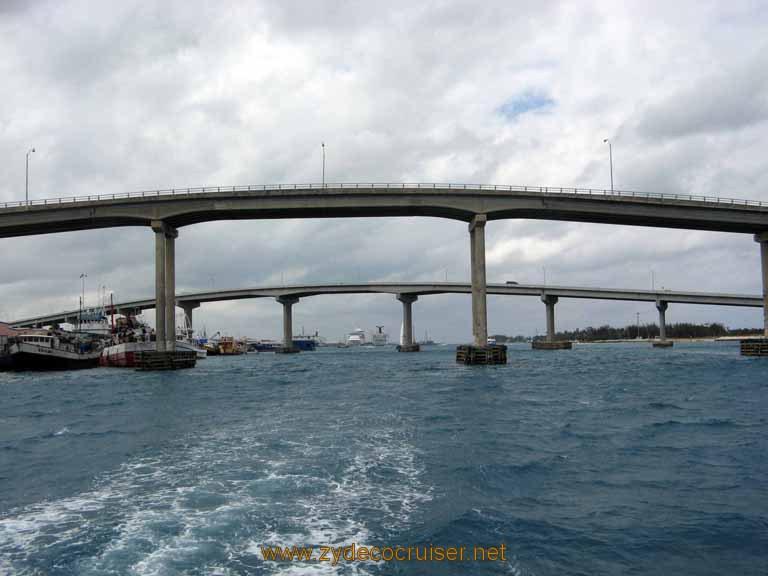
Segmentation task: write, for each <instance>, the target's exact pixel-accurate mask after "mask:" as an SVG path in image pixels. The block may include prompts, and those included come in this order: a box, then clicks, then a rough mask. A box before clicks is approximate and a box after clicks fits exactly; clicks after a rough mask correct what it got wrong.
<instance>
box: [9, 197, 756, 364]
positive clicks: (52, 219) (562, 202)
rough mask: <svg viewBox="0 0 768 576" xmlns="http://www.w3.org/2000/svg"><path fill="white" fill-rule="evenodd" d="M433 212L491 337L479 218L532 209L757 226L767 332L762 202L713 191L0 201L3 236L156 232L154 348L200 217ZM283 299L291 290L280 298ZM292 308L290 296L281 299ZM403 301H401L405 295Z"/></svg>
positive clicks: (536, 214) (624, 219)
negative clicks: (187, 230) (188, 236)
mask: <svg viewBox="0 0 768 576" xmlns="http://www.w3.org/2000/svg"><path fill="white" fill-rule="evenodd" d="M385 216H431V217H438V218H449V219H454V220H460V221H464V222H468V223H469V233H470V259H471V271H472V275H471V286H472V332H473V335H474V343H475V346H477V347H485V346H486V340H487V311H486V293H487V287H486V278H485V225H486V223H487V222H488V221H489V220H498V219H507V218H531V219H543V220H566V221H572V222H593V223H605V224H624V225H630V226H653V227H663V228H684V229H691V230H712V231H720V232H733V233H742V234H754V235H755V240H756V241H758V242H759V243H760V246H761V263H762V278H763V307H764V330H765V336H766V337H767V338H768V203H764V202H759V201H755V200H737V199H726V198H719V197H704V196H686V195H679V194H654V193H640V192H626V191H613V190H612V191H608V190H590V189H573V188H550V187H548V188H544V187H521V186H493V185H490V186H489V185H464V184H459V185H457V184H405V183H400V184H360V183H354V184H322V185H320V184H304V185H299V184H296V185H285V184H283V185H274V186H266V185H265V186H241V187H212V188H189V189H181V190H179V189H176V190H160V191H151V192H138V193H130V194H111V195H102V196H82V197H76V198H57V199H44V200H38V201H34V202H29V203H24V202H21V203H19V202H17V203H6V204H2V205H0V237H6V238H7V237H14V236H25V235H32V234H49V233H55V232H66V231H74V230H86V229H96V228H108V227H116V226H147V227H151V228H152V230H153V231H154V232H155V289H156V294H155V300H156V302H157V305H156V314H157V317H156V325H157V334H158V349H160V350H163V349H166V348H167V349H171V350H172V349H173V348H174V346H175V329H176V328H175V317H174V316H175V314H174V310H173V306H166V301H168V302H171V301H173V299H174V298H175V270H174V267H175V239H176V237H177V236H178V229H179V228H181V227H184V226H188V225H191V224H196V223H199V222H206V221H211V220H234V219H269V218H340V217H385ZM285 298H289V297H287V296H286V297H285ZM284 304H285V305H286V306H287V308H286V309H287V313H288V314H290V307H289V306H288V300H285V301H284ZM404 305H405V304H404ZM552 306H554V304H553V305H552Z"/></svg>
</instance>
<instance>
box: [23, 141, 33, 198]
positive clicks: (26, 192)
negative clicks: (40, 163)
mask: <svg viewBox="0 0 768 576" xmlns="http://www.w3.org/2000/svg"><path fill="white" fill-rule="evenodd" d="M34 151H35V149H34V148H30V149H29V150H27V178H26V185H25V187H24V201H25V203H27V204H29V155H30V154H32V152H34Z"/></svg>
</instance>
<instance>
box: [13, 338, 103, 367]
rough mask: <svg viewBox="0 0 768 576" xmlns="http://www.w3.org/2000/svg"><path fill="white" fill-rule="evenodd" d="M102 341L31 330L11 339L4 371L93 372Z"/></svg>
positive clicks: (99, 354)
mask: <svg viewBox="0 0 768 576" xmlns="http://www.w3.org/2000/svg"><path fill="white" fill-rule="evenodd" d="M102 348H103V344H102V341H101V340H100V339H98V338H95V337H93V336H91V335H89V334H80V333H76V332H64V331H61V330H30V331H27V332H23V333H21V334H19V335H17V336H13V337H10V338H9V339H8V343H7V354H6V357H5V359H4V361H3V362H2V366H1V367H2V369H4V370H80V369H83V368H95V367H96V366H98V365H99V357H100V356H101V351H102Z"/></svg>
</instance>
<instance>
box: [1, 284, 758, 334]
mask: <svg viewBox="0 0 768 576" xmlns="http://www.w3.org/2000/svg"><path fill="white" fill-rule="evenodd" d="M471 293H472V285H471V284H470V283H467V282H368V283H357V284H301V285H292V286H260V287H253V288H239V289H232V290H207V291H201V292H192V293H185V294H177V295H176V298H175V300H176V306H178V307H180V308H182V309H183V310H184V312H185V314H186V315H187V317H188V319H189V322H190V325H191V323H192V314H193V310H194V309H195V308H198V307H199V306H200V305H201V304H204V303H206V302H221V301H227V300H244V299H252V298H275V299H276V300H277V301H278V302H280V303H281V304H283V306H284V307H292V306H293V305H294V304H296V303H297V302H298V301H299V299H301V298H307V297H311V296H321V295H329V294H392V295H395V296H396V297H397V298H398V299H399V300H400V301H401V302H402V303H403V325H404V327H405V330H404V340H405V342H404V344H405V345H406V346H407V345H413V344H414V342H413V321H412V304H413V303H414V302H416V301H417V300H418V298H419V296H427V295H432V294H471ZM487 293H488V294H494V295H508V296H534V297H539V298H541V300H542V302H544V304H545V305H546V311H547V340H548V341H553V340H554V337H555V318H554V307H555V304H556V303H557V302H558V299H559V298H577V299H593V300H625V301H634V302H652V303H654V304H655V305H656V307H657V309H658V310H659V329H660V332H661V334H662V339H664V338H665V336H666V320H665V313H666V310H667V306H668V305H669V304H670V303H675V304H702V305H711V306H746V307H754V308H759V307H761V306H762V305H763V299H762V297H761V296H759V295H745V294H715V293H706V292H684V291H672V290H633V289H618V288H595V287H579V286H553V285H545V284H512V283H507V284H488V285H487ZM155 306H156V301H155V299H154V298H144V299H140V300H130V301H125V302H118V303H115V305H114V307H115V311H116V312H118V313H120V312H139V311H143V310H147V309H150V308H155ZM77 316H78V310H69V311H65V312H59V313H55V314H47V315H43V316H36V317H34V318H25V319H22V320H16V321H14V322H11V325H12V326H14V327H16V328H25V327H32V326H39V325H48V324H53V323H61V322H75V321H76V319H77ZM283 333H284V335H283V337H284V339H285V337H286V335H289V338H290V339H289V340H287V344H286V343H285V342H284V346H289V345H290V341H291V339H292V335H293V326H292V314H284V326H283Z"/></svg>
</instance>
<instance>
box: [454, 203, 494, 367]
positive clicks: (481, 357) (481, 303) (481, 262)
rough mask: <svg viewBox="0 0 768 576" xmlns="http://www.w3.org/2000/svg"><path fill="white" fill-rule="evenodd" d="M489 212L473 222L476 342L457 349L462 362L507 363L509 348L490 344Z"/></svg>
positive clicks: (473, 319)
mask: <svg viewBox="0 0 768 576" xmlns="http://www.w3.org/2000/svg"><path fill="white" fill-rule="evenodd" d="M486 222H487V217H486V215H485V214H476V215H475V216H473V217H472V220H471V221H470V222H469V259H470V267H471V274H472V338H473V344H472V345H469V346H458V347H457V348H456V361H457V362H461V363H462V364H506V363H507V347H506V346H501V345H493V346H489V345H488V305H487V293H488V285H487V282H486V277H485V224H486Z"/></svg>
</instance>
